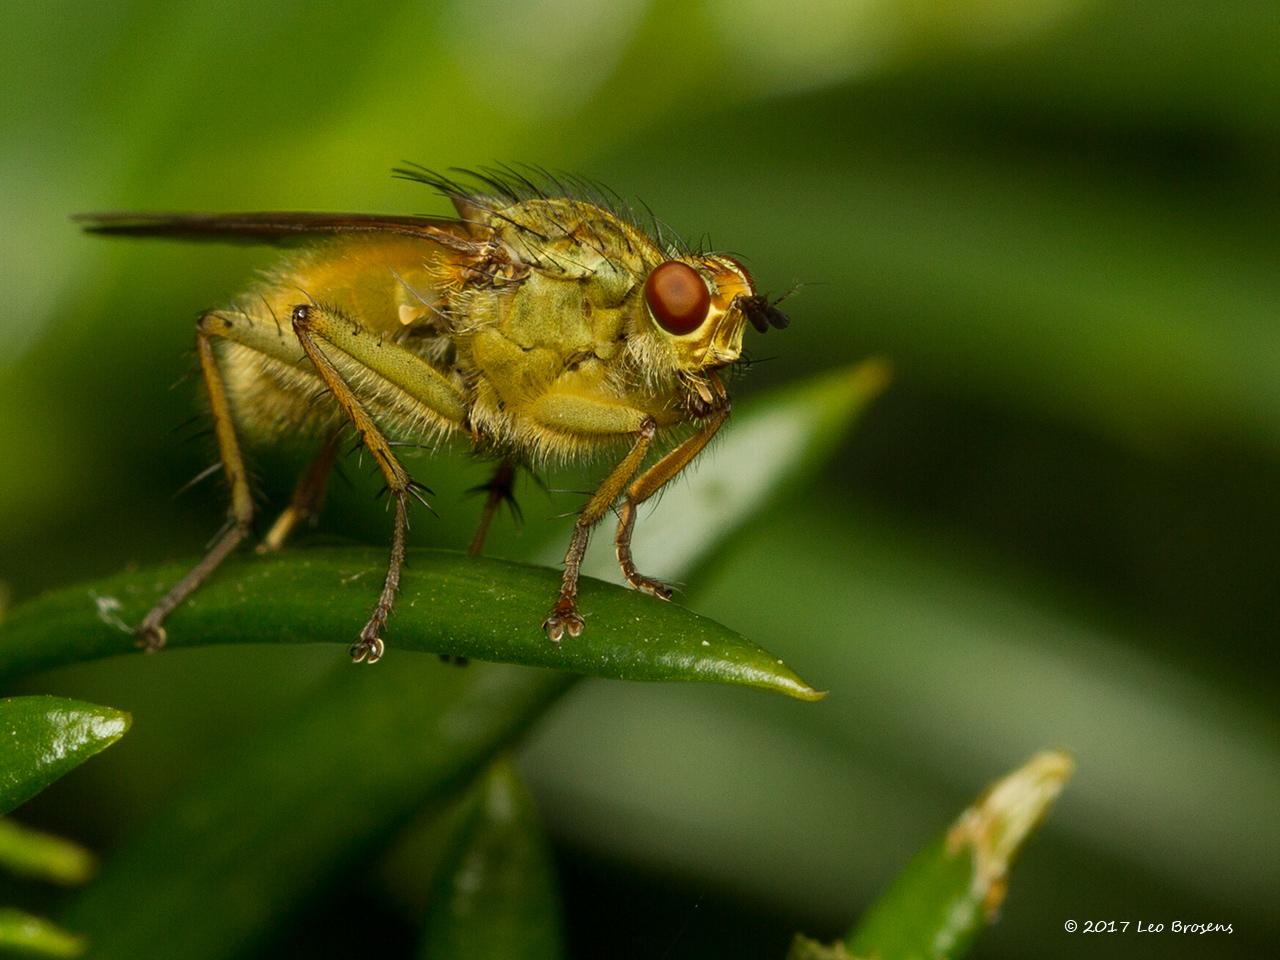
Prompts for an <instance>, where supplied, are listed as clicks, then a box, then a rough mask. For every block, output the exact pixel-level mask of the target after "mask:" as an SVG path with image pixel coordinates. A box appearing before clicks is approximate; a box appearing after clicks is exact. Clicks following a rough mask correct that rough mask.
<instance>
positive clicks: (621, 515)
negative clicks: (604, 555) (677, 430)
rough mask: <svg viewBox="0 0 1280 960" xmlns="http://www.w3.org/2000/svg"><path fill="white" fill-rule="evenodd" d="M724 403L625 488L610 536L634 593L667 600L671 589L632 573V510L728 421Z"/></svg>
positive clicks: (619, 564)
mask: <svg viewBox="0 0 1280 960" xmlns="http://www.w3.org/2000/svg"><path fill="white" fill-rule="evenodd" d="M724 403H725V405H724V406H723V407H722V408H721V409H720V410H717V411H716V412H715V413H713V414H712V415H711V416H710V417H709V418H708V419H707V421H706V422H705V423H704V424H703V425H702V427H701V428H700V429H699V430H698V432H697V433H695V434H693V435H692V436H691V437H689V438H688V439H687V440H685V441H684V442H683V443H681V444H680V445H679V446H678V447H676V448H675V449H674V450H672V451H671V452H670V453H668V454H667V455H666V456H665V457H663V458H662V459H661V460H659V461H658V462H657V463H655V464H654V465H653V466H652V467H650V468H649V469H648V470H646V471H645V472H644V473H642V474H641V475H640V476H639V477H637V478H636V480H635V482H634V483H632V484H631V486H629V487H628V488H627V494H626V497H625V498H624V499H623V501H622V506H621V507H620V508H619V510H618V532H617V533H616V534H615V535H614V539H613V542H614V546H615V548H616V549H617V553H618V566H620V567H621V568H622V575H623V576H624V577H626V580H627V583H629V584H630V585H631V586H632V587H634V588H635V589H636V590H641V591H643V592H644V593H648V594H652V595H653V596H655V597H658V598H660V599H662V600H670V599H671V588H670V587H668V586H667V585H666V584H665V583H663V582H662V581H660V580H655V579H653V578H652V577H646V576H644V575H643V574H642V573H640V572H639V571H638V570H636V565H635V561H634V560H633V559H632V558H631V533H632V531H633V530H634V529H635V522H636V507H638V506H639V505H640V504H642V503H644V502H645V501H646V500H648V499H649V498H650V497H652V496H653V495H654V494H655V493H657V492H658V491H659V490H661V489H662V488H663V487H664V486H666V484H667V483H668V482H669V481H670V480H672V479H674V478H675V477H676V476H677V475H679V473H680V472H681V471H682V470H684V468H685V467H687V466H689V464H690V463H692V462H693V460H694V458H695V457H697V456H698V454H700V453H701V452H702V451H703V450H704V449H705V448H706V446H707V444H708V443H710V442H711V438H712V437H714V436H715V435H716V432H717V431H718V430H719V429H720V428H721V427H722V426H724V422H725V421H726V420H727V419H729V406H728V400H727V398H726V400H725V401H724Z"/></svg>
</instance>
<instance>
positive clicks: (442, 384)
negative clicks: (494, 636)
mask: <svg viewBox="0 0 1280 960" xmlns="http://www.w3.org/2000/svg"><path fill="white" fill-rule="evenodd" d="M291 320H292V323H293V332H294V334H295V335H296V336H297V338H298V342H299V343H300V344H301V345H302V349H303V352H304V353H306V355H307V359H308V360H310V361H311V364H312V366H313V367H314V368H315V371H316V373H317V374H318V375H319V377H320V379H321V380H323V381H324V384H325V386H327V387H328V388H329V390H330V392H331V393H332V394H333V398H334V400H336V401H337V403H338V406H339V407H341V408H342V412H343V413H344V414H345V415H346V417H347V419H348V420H350V421H351V423H352V425H353V426H354V427H355V429H356V432H357V433H358V434H359V435H360V439H361V440H362V441H363V443H364V446H365V448H366V449H367V450H368V451H369V453H370V454H371V455H372V456H373V459H374V461H375V462H376V463H377V465H378V469H379V470H380V471H381V472H382V476H383V479H384V480H385V481H386V485H387V491H388V493H389V494H390V496H391V500H392V503H393V504H394V506H395V521H394V525H393V527H392V535H391V558H390V561H389V563H388V565H387V576H386V579H385V581H384V582H383V586H382V593H381V594H380V595H379V597H378V602H377V604H375V606H374V608H373V612H372V613H371V614H370V615H369V620H368V622H367V623H366V624H365V625H364V629H363V630H361V631H360V637H359V639H358V640H356V642H355V643H354V644H352V646H351V659H352V660H354V661H356V662H357V663H360V662H362V661H364V662H368V663H376V662H377V661H378V660H379V659H380V658H381V657H382V654H383V651H384V649H385V646H384V644H383V641H382V632H383V629H384V628H385V627H386V624H387V619H388V617H390V616H391V610H392V607H393V606H394V605H395V598H396V593H397V592H398V590H399V589H400V574H401V571H402V570H403V568H404V555H405V529H406V527H407V526H408V498H409V496H410V495H411V494H413V495H418V493H417V485H416V484H415V483H414V481H413V479H412V478H411V477H410V476H409V473H408V471H406V470H405V468H404V467H403V466H401V464H400V461H399V460H397V459H396V456H395V454H394V453H393V452H392V450H391V444H390V443H388V442H387V438H386V437H385V436H384V435H383V433H382V431H381V430H379V429H378V426H377V424H375V423H374V421H373V418H372V417H371V416H370V415H369V412H368V410H367V409H366V408H365V405H364V404H363V403H362V402H361V401H360V399H359V398H358V397H357V396H356V395H355V392H354V391H353V390H352V389H351V386H350V384H349V383H348V382H347V379H346V378H345V377H344V376H343V375H342V373H341V372H340V371H339V370H338V367H337V366H336V364H335V362H334V359H333V358H331V357H330V355H329V351H330V350H331V351H332V352H333V354H334V357H345V358H346V361H350V362H354V364H355V365H356V366H357V367H358V368H359V369H360V370H361V371H362V372H367V373H372V374H375V375H376V376H377V377H378V378H380V379H381V380H382V381H383V383H384V384H385V386H386V387H387V388H388V389H389V390H390V391H391V392H392V394H393V399H391V400H390V401H389V400H388V399H387V397H386V396H385V395H383V396H382V401H383V402H384V403H386V402H391V403H394V404H395V405H398V406H402V407H403V406H407V405H416V406H417V407H419V408H421V412H423V413H425V414H427V415H429V416H431V417H434V418H436V419H437V420H438V421H439V422H441V423H442V424H446V425H447V424H451V423H452V424H455V425H456V424H458V423H460V422H461V421H462V420H463V418H464V416H465V406H464V403H463V398H462V397H461V395H460V393H459V392H458V391H457V390H456V389H455V388H454V387H453V385H452V384H451V383H450V382H449V381H448V380H447V379H446V378H445V377H444V376H443V375H442V374H441V373H440V372H439V371H438V370H436V369H435V368H434V367H432V366H431V365H430V364H428V363H427V362H426V361H425V360H423V359H422V358H421V357H418V356H417V355H415V354H413V353H410V352H409V351H408V350H405V349H404V348H402V347H399V346H397V345H396V344H393V343H390V342H388V341H384V340H382V339H380V338H378V337H376V336H374V335H373V334H371V333H370V332H369V331H367V330H365V329H364V328H362V327H361V326H360V325H359V324H357V323H355V322H353V321H352V320H351V319H349V318H347V317H343V316H341V315H339V314H338V313H336V312H335V311H333V310H329V309H326V308H324V307H321V306H319V305H309V304H299V305H298V306H296V307H294V308H293V312H292V314H291ZM321 342H323V343H324V344H325V345H326V348H327V349H326V348H322V347H321V345H320V344H321ZM362 389H365V390H372V389H374V387H372V386H371V385H368V384H365V385H362Z"/></svg>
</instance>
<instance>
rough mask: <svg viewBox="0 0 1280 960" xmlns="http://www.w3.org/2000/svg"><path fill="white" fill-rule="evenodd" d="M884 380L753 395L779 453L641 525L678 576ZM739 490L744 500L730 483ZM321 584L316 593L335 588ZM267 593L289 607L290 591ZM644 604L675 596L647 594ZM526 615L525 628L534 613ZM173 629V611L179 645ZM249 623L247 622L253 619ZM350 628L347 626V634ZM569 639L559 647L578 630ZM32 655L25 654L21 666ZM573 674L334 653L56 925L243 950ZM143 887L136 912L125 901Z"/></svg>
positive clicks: (827, 441)
mask: <svg viewBox="0 0 1280 960" xmlns="http://www.w3.org/2000/svg"><path fill="white" fill-rule="evenodd" d="M883 383H884V375H883V369H882V368H881V367H879V366H877V365H873V366H870V367H865V366H864V367H858V368H853V369H851V370H844V371H839V372H837V373H835V374H831V375H828V376H826V377H822V378H818V379H816V380H815V381H814V382H811V383H806V384H801V385H799V386H797V387H792V388H788V389H784V390H778V391H774V392H773V393H772V394H769V395H766V396H763V397H760V398H758V399H757V401H756V404H754V405H748V409H747V410H745V411H744V412H743V414H742V416H741V417H739V418H737V422H736V423H735V424H734V428H735V431H736V432H738V433H740V434H741V435H742V436H744V437H747V438H754V439H757V440H758V439H759V437H760V434H758V433H757V432H755V431H754V430H753V429H752V428H753V425H755V424H757V423H759V422H761V421H762V420H763V421H764V422H770V420H772V419H773V417H774V415H775V414H776V411H778V410H786V411H788V414H787V417H786V420H785V422H783V423H780V424H777V427H776V429H778V430H779V432H778V433H777V434H775V436H776V437H777V439H778V441H779V442H785V443H786V447H785V456H776V457H773V456H770V457H764V456H759V455H757V456H755V457H750V458H741V457H739V456H738V455H737V454H736V453H735V448H734V446H733V444H734V440H733V436H734V434H733V433H730V435H729V436H728V437H727V438H726V442H725V443H724V444H722V445H720V447H719V448H718V449H717V450H716V451H715V454H716V455H714V456H712V457H709V458H708V462H707V463H706V464H704V465H702V466H701V467H700V469H699V471H698V473H697V475H696V476H695V478H694V480H693V482H691V483H690V484H689V486H691V487H693V486H695V485H697V489H698V490H702V491H704V493H705V492H706V491H717V495H718V496H720V497H722V498H727V500H728V502H731V503H733V504H734V512H733V513H732V514H729V515H726V516H722V518H721V521H722V522H721V523H720V524H718V525H717V526H715V527H714V528H710V529H708V530H706V531H705V532H704V534H703V537H704V539H701V540H686V539H682V538H681V536H680V532H681V531H680V529H679V525H681V524H683V523H687V522H688V517H687V516H686V515H684V514H683V513H682V512H681V511H679V510H675V511H672V510H668V509H663V510H660V511H657V512H656V513H655V514H654V515H653V516H651V517H648V518H646V519H647V521H648V522H647V524H646V526H647V527H648V529H649V530H650V532H651V533H655V534H658V535H662V534H664V533H665V534H667V535H670V536H671V539H672V543H673V549H672V553H671V559H672V561H673V562H674V563H675V564H677V565H678V567H679V569H680V570H682V571H687V570H688V569H689V566H690V565H691V564H692V563H693V561H694V560H695V559H696V558H697V557H699V556H702V555H704V554H705V552H706V551H707V550H709V549H710V547H711V546H712V545H713V544H714V543H715V542H716V541H718V540H721V539H723V538H724V537H726V536H728V535H730V534H731V533H733V532H734V531H735V530H736V529H738V528H740V527H741V526H742V524H743V523H745V522H746V521H747V520H748V519H749V518H750V517H752V516H753V515H754V514H755V513H756V512H757V511H759V510H760V509H761V508H762V506H763V505H764V504H765V502H766V501H767V500H768V499H769V498H770V497H771V496H773V495H774V494H776V493H777V491H778V490H780V489H782V488H783V487H784V486H786V485H788V484H791V483H794V482H796V481H797V480H798V479H799V478H800V476H802V475H803V473H804V471H805V470H806V468H808V467H810V466H812V464H813V463H814V462H815V461H814V456H815V453H816V452H821V451H825V450H830V449H831V448H832V446H833V445H834V444H835V443H836V442H837V440H838V438H839V437H840V436H841V435H842V434H843V432H844V430H845V429H846V428H847V427H848V425H849V424H850V423H851V422H852V420H853V419H854V417H855V415H856V414H857V412H858V411H859V410H860V409H861V407H862V405H863V404H864V403H865V402H866V401H867V400H868V399H869V398H870V397H872V396H874V395H875V393H876V392H878V391H879V389H880V388H881V387H882V386H883ZM753 406H754V410H753V409H752V407H753ZM773 422H775V423H777V421H776V420H773ZM726 450H727V452H729V453H734V454H735V455H734V456H731V457H728V458H727V459H726V461H725V462H726V463H727V464H729V465H730V466H729V467H722V466H721V463H722V460H721V454H722V452H723V451H726ZM757 452H758V451H757ZM743 490H746V491H749V495H745V496H744V495H740V494H739V491H743ZM663 506H664V508H665V507H667V504H666V503H664V504H663ZM310 553H311V551H305V552H304V551H297V552H295V553H294V554H292V555H286V556H285V557H282V558H281V559H282V560H284V559H292V560H293V561H294V563H295V564H296V565H298V566H305V565H306V563H307V562H308V555H309V554H310ZM370 556H372V554H371V555H370ZM421 556H422V557H429V556H431V555H430V554H422V555H421ZM441 556H443V555H441ZM445 559H447V560H449V561H454V560H455V558H452V557H445ZM468 563H469V562H468ZM420 567H421V563H417V564H415V569H420ZM472 568H473V569H479V564H474V565H472ZM500 568H501V569H502V570H504V571H509V570H515V571H517V572H518V573H519V572H522V571H526V570H527V568H521V567H514V566H513V565H500ZM490 569H494V568H490ZM530 575H531V576H535V577H537V576H545V572H544V573H539V572H538V571H533V572H532V573H531V574H530ZM326 583H327V586H326V587H325V591H327V592H334V591H335V589H341V585H340V584H339V585H338V587H336V588H335V585H334V583H333V582H332V581H329V580H326ZM505 587H506V585H504V586H503V587H501V588H500V587H497V586H495V585H494V584H493V583H490V584H487V585H486V590H487V591H488V595H489V596H490V597H492V598H493V602H496V603H501V602H503V601H502V600H501V597H502V595H503V593H504V592H505ZM590 589H591V592H592V595H593V597H603V596H606V594H607V595H609V596H613V595H614V594H613V592H612V591H610V590H608V588H607V587H592V588H590ZM325 591H322V592H321V593H320V594H319V595H318V596H319V597H323V594H324V592H325ZM99 596H102V595H101V594H100V595H99ZM584 596H585V594H584ZM278 599H279V601H280V602H281V603H289V602H291V601H290V600H289V598H288V597H286V596H283V595H282V596H279V597H278ZM640 599H641V600H643V601H647V600H648V599H649V598H640ZM543 602H545V601H543ZM592 602H594V600H593V601H592ZM202 603H206V601H204V600H203V598H202V595H201V596H197V598H196V604H195V610H193V611H192V612H191V613H190V614H189V615H192V616H194V615H198V614H197V613H196V612H195V611H198V609H199V607H200V605H201V604H202ZM206 605H207V604H206ZM480 605H482V604H480V602H479V601H477V606H480ZM413 609H414V607H413V606H412V605H408V604H405V603H404V602H403V601H402V603H401V616H400V617H398V618H397V620H396V621H395V625H396V627H397V628H398V632H397V633H396V634H392V635H391V636H392V637H393V638H394V637H399V636H400V633H401V632H406V630H405V628H404V627H403V624H404V621H406V620H408V619H410V617H409V616H408V615H406V614H405V613H404V611H406V610H409V611H412V610H413ZM646 609H649V610H656V611H663V610H670V609H672V608H669V607H665V606H661V605H655V604H646ZM540 610H541V607H535V608H533V611H540ZM529 612H531V611H523V612H522V617H523V616H525V615H527V614H528V613H529ZM19 613H23V612H22V611H19ZM23 615H24V616H26V614H23ZM95 615H96V610H95ZM300 615H302V616H307V613H306V611H300ZM477 615H479V614H477ZM686 616H687V615H686ZM14 619H15V621H16V620H17V615H15V618H14ZM596 619H597V620H598V619H601V618H599V617H597V618H596ZM24 623H25V624H28V625H30V624H33V621H32V620H25V621H24ZM519 623H520V625H521V628H523V627H524V626H525V625H526V624H527V623H528V621H527V620H525V619H521V620H520V621H519ZM9 626H13V623H10V624H9ZM285 626H288V625H287V624H285ZM322 626H323V625H322ZM599 626H601V624H599V623H596V622H595V620H593V622H592V623H591V625H590V626H589V627H588V631H587V633H585V634H584V635H583V637H582V638H579V639H580V640H581V639H586V638H589V637H590V635H591V632H592V631H593V630H595V629H596V628H597V627H599ZM177 627H178V621H177V619H176V617H175V621H174V630H173V631H171V637H174V638H175V640H176V634H177V633H178V629H177ZM244 627H245V629H248V630H253V629H256V628H255V627H254V625H253V624H252V623H246V624H244ZM323 628H324V629H328V630H333V629H334V628H333V627H332V625H329V626H327V627H323ZM27 629H37V630H38V629H39V627H38V626H29V627H27ZM423 629H424V630H425V629H429V627H425V626H424V627H423ZM605 629H606V630H607V629H621V628H620V626H618V625H617V624H615V625H614V627H613V628H608V627H606V628H605ZM346 631H347V628H346V626H345V625H344V629H343V639H344V641H345V639H346V638H347V632H346ZM600 632H604V631H600ZM53 639H54V640H58V641H59V642H61V641H60V638H57V637H55V638H53ZM402 640H403V638H402ZM51 642H53V641H51ZM541 642H542V644H544V645H545V646H547V647H551V644H550V643H548V642H546V641H545V640H542V641H541ZM633 643H634V640H633ZM639 645H640V646H642V647H643V646H644V644H643V643H641V644H639ZM563 646H564V647H565V648H566V650H567V648H569V647H570V646H571V642H570V641H566V642H565V644H564V645H563ZM699 646H701V642H700V641H699ZM392 649H393V651H394V647H393V648H392ZM26 668H27V669H35V666H34V665H32V664H30V663H28V664H27V665H26ZM575 679H576V678H575V677H573V676H570V675H566V674H563V673H557V672H552V671H545V670H532V669H528V668H515V667H503V666H495V665H489V664H483V663H481V664H473V665H471V666H470V667H468V668H467V669H466V670H457V669H455V668H450V667H444V666H441V665H440V664H438V663H436V662H434V661H433V660H430V659H428V658H423V657H393V656H392V655H391V654H388V657H387V661H386V662H385V663H384V664H382V665H380V666H379V667H377V668H376V669H362V668H355V667H352V666H350V665H348V664H343V665H341V666H340V667H339V669H337V670H336V671H335V673H334V675H333V677H332V678H331V682H330V683H328V684H327V685H325V686H324V687H323V688H322V689H321V690H319V691H318V692H317V694H316V695H315V696H314V697H313V698H312V700H311V701H310V702H309V704H307V705H306V706H305V707H304V708H303V709H302V710H300V711H298V712H297V713H295V714H293V715H292V716H289V717H286V718H283V719H281V720H279V721H277V722H276V723H275V724H273V725H270V726H264V727H263V728H262V730H261V731H260V733H259V735H258V736H257V737H255V738H254V739H252V740H250V741H247V742H245V743H244V744H242V745H240V746H239V747H238V748H236V749H234V750H233V751H232V752H230V754H229V755H228V756H227V757H225V758H224V760H223V762H221V763H218V764H216V765H214V766H213V768H212V769H210V770H209V772H208V774H207V775H206V776H204V777H203V778H201V779H200V780H199V781H198V782H196V783H194V784H193V785H192V786H191V788H190V789H189V791H188V792H187V793H185V794H184V795H183V796H181V797H180V798H178V799H177V800H176V801H175V802H174V803H173V804H172V805H171V806H170V807H169V808H168V809H166V810H164V811H163V812H162V813H161V814H160V815H159V816H158V817H157V818H155V819H153V820H152V821H151V823H150V824H149V825H148V826H147V828H146V829H145V830H144V831H143V832H142V833H141V834H140V835H138V836H136V837H135V838H134V839H133V840H132V841H131V842H130V843H128V844H127V845H126V846H125V847H124V848H123V849H121V850H120V851H118V852H117V853H116V854H115V855H114V856H113V857H112V858H111V859H110V860H109V861H108V862H107V865H106V868H105V869H104V872H103V874H102V876H101V877H100V878H99V879H98V881H97V882H96V883H95V884H93V885H92V886H91V887H89V888H88V890H87V891H86V892H85V893H84V894H83V895H82V897H81V898H80V899H79V900H78V901H77V902H76V903H75V904H73V906H72V909H71V911H70V913H69V915H68V917H67V921H68V923H69V924H71V925H72V926H74V927H75V928H76V929H82V930H85V931H86V932H87V933H88V934H89V935H90V936H92V938H93V942H94V949H95V956H100V957H104V958H110V957H121V958H125V957H127V958H130V960H146V958H149V957H154V958H157V960H161V958H168V957H170V956H172V955H173V953H174V950H175V948H176V947H180V949H181V954H182V956H183V957H184V960H204V958H207V960H214V958H220V957H228V956H232V955H239V954H242V953H243V952H244V951H245V948H246V944H251V943H254V942H259V941H261V940H262V938H263V937H264V936H265V935H266V933H267V932H268V931H269V930H270V929H271V928H272V926H273V925H275V924H279V923H280V922H281V918H282V917H284V916H286V915H287V913H288V911H289V910H290V908H292V907H294V906H296V905H297V903H298V902H299V901H301V900H302V899H303V898H304V897H305V896H307V895H308V894H310V893H312V892H314V890H315V888H316V887H317V886H319V885H320V884H321V883H322V882H323V881H324V880H325V879H326V878H327V877H330V876H332V875H333V874H334V873H335V872H336V871H338V870H339V869H340V868H341V867H342V866H344V865H346V864H349V863H351V862H352V861H353V860H355V859H357V858H358V857H360V856H361V855H362V854H364V855H368V852H369V850H370V848H372V847H374V846H376V845H377V844H378V843H379V842H380V841H385V839H386V836H387V835H388V833H390V831H391V830H393V829H394V827H396V826H397V825H399V824H402V823H404V822H406V821H407V820H408V819H409V817H410V816H411V815H412V814H413V813H414V811H416V810H419V809H422V808H424V807H426V808H428V809H429V808H431V807H432V806H434V805H436V804H439V803H443V802H444V801H445V800H447V799H448V798H449V797H451V796H452V795H454V794H456V793H457V792H459V791H460V790H461V789H462V788H463V787H464V786H465V784H466V783H467V782H468V781H469V779H470V778H471V777H473V776H474V775H475V773H476V772H477V771H479V770H480V769H481V768H482V765H483V764H484V763H485V762H486V761H487V760H488V759H489V758H491V757H492V756H493V755H494V754H495V753H496V752H497V751H498V750H500V749H501V748H502V747H504V746H506V745H507V744H509V743H510V742H511V741H512V740H514V739H515V738H516V737H517V736H518V735H519V734H520V733H521V732H522V731H523V730H525V729H526V728H527V727H528V726H530V725H531V724H532V723H533V721H534V720H535V719H536V718H537V717H538V716H539V715H540V714H541V713H542V712H543V711H544V710H545V709H547V707H548V706H550V704H551V703H552V702H554V700H555V699H556V697H557V696H559V695H560V694H561V693H563V692H564V691H565V690H567V689H568V688H569V687H570V686H571V685H572V683H573V682H574V680H575ZM141 900H145V902H146V904H147V909H146V910H145V911H139V910H138V909H137V908H136V907H137V904H138V903H139V902H140V901H141ZM121 918H127V920H124V921H122V919H121Z"/></svg>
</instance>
